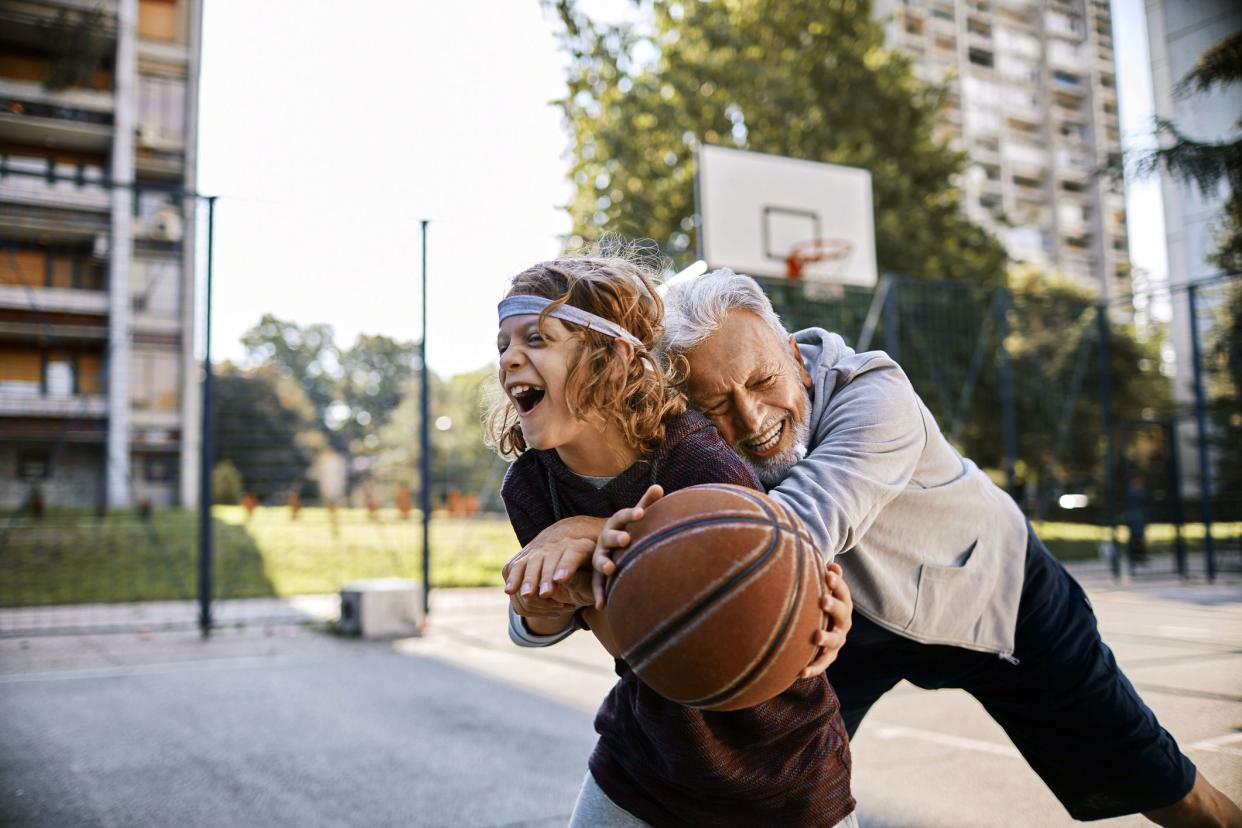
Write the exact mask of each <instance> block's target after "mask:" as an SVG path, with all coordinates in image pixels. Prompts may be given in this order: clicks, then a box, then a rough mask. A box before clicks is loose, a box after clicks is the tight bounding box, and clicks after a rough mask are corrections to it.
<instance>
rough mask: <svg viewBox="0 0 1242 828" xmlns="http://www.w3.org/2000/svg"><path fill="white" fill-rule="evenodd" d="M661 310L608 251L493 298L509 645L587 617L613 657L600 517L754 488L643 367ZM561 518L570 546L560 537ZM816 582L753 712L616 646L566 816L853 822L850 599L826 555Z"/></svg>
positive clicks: (534, 274)
mask: <svg viewBox="0 0 1242 828" xmlns="http://www.w3.org/2000/svg"><path fill="white" fill-rule="evenodd" d="M662 316H663V307H662V304H661V302H660V299H659V297H658V296H657V295H656V293H655V290H654V289H653V287H652V283H651V280H650V278H649V276H648V274H646V273H644V271H643V269H642V268H640V267H638V266H637V265H635V264H634V263H632V262H630V261H628V260H626V259H624V258H606V257H598V256H596V257H589V258H564V259H557V260H555V261H550V262H543V263H540V264H537V265H535V266H533V267H531V268H530V269H528V270H526V271H524V272H522V273H519V274H518V275H517V276H516V277H514V279H513V282H512V285H511V286H510V288H509V291H508V295H507V297H506V298H505V299H504V301H502V302H501V303H500V307H499V317H500V332H499V336H498V338H497V346H498V349H499V352H500V357H499V360H500V369H499V371H500V383H501V385H502V387H503V389H504V393H505V396H504V397H503V398H502V399H501V400H500V402H499V403H498V405H497V406H496V407H495V408H494V409H493V411H492V412H491V415H490V416H489V434H490V438H491V442H492V444H493V446H494V447H496V448H497V450H498V451H499V452H500V453H501V454H502V456H507V457H512V456H515V455H516V457H517V460H516V461H515V462H514V463H513V465H512V466H511V467H510V469H509V472H508V474H507V475H506V476H505V481H504V485H503V487H502V489H501V495H502V497H503V498H504V502H505V508H506V510H507V511H508V514H509V519H510V521H511V522H512V524H513V528H514V531H515V532H516V533H517V536H518V540H519V541H520V542H521V543H522V544H523V545H524V547H525V549H524V550H523V552H522V553H521V554H520V555H519V556H518V557H517V558H515V559H514V560H513V561H511V562H510V563H509V564H508V565H506V567H505V571H504V575H505V578H506V592H508V593H509V595H510V596H511V604H512V606H511V611H510V612H511V614H510V635H511V637H512V638H513V640H514V641H515V642H516V643H518V644H521V645H525V646H543V645H548V644H552V643H556V642H558V641H560V640H562V639H564V638H565V637H566V636H568V635H569V634H570V633H572V632H573V631H574V630H575V629H578V628H581V627H583V626H587V627H589V628H590V629H591V630H592V631H593V632H594V634H595V635H596V637H597V638H599V640H600V642H601V643H602V644H603V645H604V646H605V647H606V648H607V649H608V650H609V652H611V653H612V654H613V655H614V656H616V655H617V654H618V653H617V648H616V646H615V643H614V642H613V640H612V637H611V635H610V633H609V630H608V626H607V623H606V621H605V618H604V616H603V615H602V613H598V612H596V611H595V610H594V608H593V607H592V604H593V600H594V599H593V595H592V591H591V583H590V581H591V578H590V568H589V566H588V565H587V564H588V561H589V560H590V558H591V555H592V553H593V552H594V551H595V547H596V544H597V540H598V539H599V538H600V536H601V534H604V535H607V534H608V533H609V532H612V530H610V529H607V528H605V521H604V519H605V518H608V519H609V520H610V522H612V523H614V524H616V523H623V522H625V521H628V520H633V519H637V518H638V517H639V516H641V514H642V511H643V508H644V507H645V505H646V504H647V503H648V502H650V501H651V500H652V499H654V498H656V497H658V496H659V495H660V494H661V493H662V492H664V491H669V492H671V491H674V490H676V489H680V488H683V487H686V486H690V485H694V484H698V483H732V484H736V485H741V486H748V487H750V488H754V489H758V488H759V482H758V481H757V480H756V479H755V475H754V473H753V472H752V471H751V469H750V467H749V466H748V465H747V464H746V463H745V462H743V461H742V460H741V459H740V458H739V457H738V456H737V455H736V454H735V453H734V452H733V451H732V450H731V449H729V447H728V446H727V445H725V443H724V442H723V441H722V440H721V439H720V435H719V434H718V433H717V432H716V429H714V428H712V425H711V423H709V422H708V421H707V419H705V418H704V417H703V416H702V415H701V414H698V413H696V412H691V411H687V410H686V402H685V398H684V397H683V396H682V394H681V393H680V392H679V391H677V390H675V389H674V388H673V387H672V385H671V384H670V383H669V382H668V381H667V380H666V378H665V375H664V372H663V371H662V370H661V369H660V368H659V366H658V365H657V364H656V363H655V361H654V357H653V356H652V353H651V351H652V349H653V347H654V346H655V344H656V341H657V339H658V337H659V336H660V331H661V328H660V325H661V319H662ZM636 503H637V504H638V505H637V506H634V504H636ZM575 516H578V517H575ZM558 521H559V523H558ZM569 530H573V532H576V533H578V535H579V536H578V537H577V540H576V541H575V540H570V541H568V542H566V538H568V537H569V536H570V534H573V533H571V532H570V531H569ZM541 533H542V534H541ZM613 535H614V536H615V532H613ZM613 540H616V538H615V537H613ZM825 580H826V581H827V584H828V588H829V591H830V592H831V593H832V598H829V597H827V596H826V597H825V598H823V599H822V602H821V608H822V609H823V610H824V611H825V612H826V613H827V614H828V615H829V619H830V622H831V623H830V632H823V631H820V632H817V633H816V640H815V641H814V642H813V643H815V644H816V645H817V646H820V647H822V648H823V651H822V654H821V655H819V656H818V657H817V658H816V659H815V661H813V662H812V663H811V664H810V665H808V667H807V669H806V670H804V671H803V677H802V678H800V679H799V680H798V681H796V682H795V683H794V684H793V685H792V686H791V687H790V688H789V689H788V690H786V691H785V692H784V693H782V694H780V695H779V696H777V697H776V698H774V699H772V700H770V701H767V702H764V703H763V704H760V705H758V706H756V707H753V708H749V709H746V710H739V711H731V712H714V711H703V710H698V709H695V708H690V707H684V706H682V705H679V704H677V703H675V702H672V701H669V700H667V699H665V698H663V697H661V696H659V695H658V694H657V693H655V691H653V690H651V689H650V688H648V687H647V686H645V685H644V684H643V683H642V682H641V681H639V679H638V678H637V677H636V676H635V675H634V673H633V672H632V671H631V670H630V668H629V666H628V665H627V664H626V663H625V662H624V661H622V660H621V659H620V658H618V659H617V661H616V670H617V675H618V676H619V677H620V680H619V681H618V682H617V683H616V684H615V685H614V686H613V688H612V691H611V692H610V693H609V694H608V697H607V698H606V699H605V700H604V703H603V705H602V706H601V707H600V709H599V713H598V714H597V716H596V719H595V729H596V731H597V732H598V733H599V737H600V738H599V741H598V743H597V744H596V746H595V750H594V752H593V753H592V754H591V758H590V763H589V768H590V770H589V773H588V774H587V775H586V777H585V779H584V780H583V784H582V789H581V792H580V793H579V797H578V801H577V803H576V805H575V806H574V811H573V816H572V817H571V819H570V825H571V826H576V828H587V826H589V827H590V828H598V827H599V826H639V825H647V824H652V825H756V826H757V825H781V826H785V825H788V826H831V825H838V826H856V825H857V822H856V820H855V818H854V816H853V811H854V799H853V798H852V796H851V795H850V758H849V747H848V743H847V739H846V736H845V726H844V724H843V723H842V721H841V716H840V711H839V707H838V703H837V699H836V696H835V695H834V693H833V691H832V687H831V686H830V685H829V683H828V678H827V676H826V675H825V674H824V669H825V668H826V667H827V665H828V663H829V662H830V661H831V660H832V658H833V657H834V656H835V654H836V652H837V650H839V648H840V646H841V643H842V641H843V640H844V635H845V631H846V629H847V628H848V627H849V616H850V609H851V604H850V601H849V594H848V590H846V588H845V586H844V584H843V582H842V581H841V578H840V576H839V568H838V567H835V566H829V567H826V569H825Z"/></svg>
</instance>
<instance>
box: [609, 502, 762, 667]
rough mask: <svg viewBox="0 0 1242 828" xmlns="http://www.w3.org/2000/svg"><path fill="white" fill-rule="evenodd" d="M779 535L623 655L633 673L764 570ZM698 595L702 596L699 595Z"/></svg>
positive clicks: (753, 522)
mask: <svg viewBox="0 0 1242 828" xmlns="http://www.w3.org/2000/svg"><path fill="white" fill-rule="evenodd" d="M757 522H758V521H745V523H748V524H751V525H753V524H755V523H757ZM780 538H781V535H780V533H779V532H772V533H771V539H770V540H769V541H768V546H767V548H766V549H764V550H763V552H762V553H760V554H759V555H758V556H757V557H756V558H755V559H754V560H752V561H750V562H749V563H747V564H746V565H745V566H744V567H743V568H742V569H741V570H740V571H738V572H734V573H733V574H732V575H730V576H729V577H728V578H727V579H724V582H723V583H720V584H719V585H718V586H716V587H715V588H714V589H712V590H711V592H710V593H709V594H707V595H704V596H703V597H702V598H701V599H699V600H698V601H697V602H695V603H694V604H692V605H691V606H689V607H687V608H686V610H685V611H684V612H682V613H680V614H679V615H678V616H677V617H675V618H670V619H668V620H667V621H666V622H665V623H664V624H662V625H660V626H659V627H657V628H656V629H654V630H652V631H651V632H650V633H648V634H647V636H646V637H645V638H643V639H642V640H641V641H638V642H636V643H635V644H634V646H633V647H631V648H630V649H629V650H628V651H627V652H625V653H624V654H623V655H624V658H625V660H626V662H628V663H629V665H630V668H631V669H633V670H638V669H641V667H642V666H644V665H645V664H646V663H647V662H649V661H651V660H652V659H653V658H655V657H656V656H658V655H659V654H660V653H662V652H663V651H664V650H665V649H667V648H668V646H670V640H680V637H679V634H680V633H683V632H684V630H685V628H686V627H688V626H689V625H691V624H692V623H694V620H695V618H696V616H698V615H700V614H701V613H703V612H704V611H705V610H706V609H708V608H710V606H711V604H712V603H713V602H714V601H715V600H716V599H717V598H719V597H720V596H721V595H722V594H727V593H728V592H729V591H730V590H732V589H734V588H736V587H738V586H739V585H741V584H743V583H745V582H746V581H748V580H750V579H751V576H758V575H761V574H763V572H765V571H766V566H765V564H770V563H771V561H772V555H773V552H774V551H775V550H776V547H777V545H778V544H779V542H780ZM700 594H702V593H700Z"/></svg>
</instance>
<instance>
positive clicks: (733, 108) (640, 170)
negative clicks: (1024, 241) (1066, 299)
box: [545, 0, 1008, 285]
mask: <svg viewBox="0 0 1242 828" xmlns="http://www.w3.org/2000/svg"><path fill="white" fill-rule="evenodd" d="M545 1H546V2H548V3H549V5H552V6H554V7H555V9H556V11H557V13H558V15H559V17H560V20H561V22H562V24H563V28H564V30H563V32H562V34H561V43H562V47H563V48H564V50H565V51H566V52H567V53H568V54H569V55H570V57H571V61H570V64H569V70H568V86H569V89H568V94H567V95H566V97H565V98H564V99H563V100H561V101H559V105H560V106H561V108H562V109H563V111H564V114H565V120H566V122H567V124H568V127H569V129H570V132H571V135H572V154H573V165H572V168H571V172H570V175H571V177H572V180H573V183H574V186H575V192H574V197H573V200H572V202H571V203H570V205H569V208H568V209H569V213H570V215H571V216H572V218H573V232H574V234H575V235H576V236H578V237H580V238H581V239H583V240H594V239H596V238H598V237H599V236H600V235H601V234H602V233H603V232H604V231H605V230H607V231H609V232H615V233H619V234H621V235H623V236H628V237H635V238H651V239H654V240H655V241H656V242H657V243H658V244H659V245H660V246H661V247H662V248H663V252H664V253H665V254H666V255H669V256H672V257H674V258H677V257H678V256H679V255H682V256H683V257H684V253H685V251H686V250H688V249H690V248H691V247H692V245H693V241H694V233H695V228H694V183H693V181H694V161H693V151H694V147H695V146H696V145H698V144H700V143H706V144H729V145H733V146H736V147H740V148H743V149H749V150H755V151H758V152H765V153H772V154H776V155H786V156H792V157H795V158H803V159H809V160H814V161H827V162H832V163H837V164H846V165H851V166H857V167H864V168H866V169H868V170H870V171H871V175H872V187H873V194H874V199H875V219H876V225H875V226H876V247H877V255H878V261H879V265H880V267H881V268H883V269H885V270H889V271H894V272H900V273H907V274H913V275H917V276H922V277H926V278H931V279H943V278H956V279H962V280H966V281H971V282H975V283H980V284H989V285H995V284H1000V283H1003V281H1004V278H1005V268H1006V264H1007V261H1008V260H1007V256H1006V254H1005V251H1004V248H1003V247H1002V246H1001V244H1000V243H999V242H998V241H997V240H996V239H995V238H993V237H992V236H991V235H990V234H988V233H987V232H986V231H985V230H983V229H982V228H980V227H979V226H977V225H975V224H973V223H972V222H971V221H970V220H969V219H968V218H967V217H966V216H965V214H964V213H963V212H962V209H961V194H960V192H959V191H958V189H957V187H956V186H955V184H954V183H953V182H954V180H955V179H956V177H957V176H959V175H960V174H961V173H962V171H963V170H964V169H965V165H966V155H965V154H964V153H961V152H957V151H954V150H953V149H951V148H950V147H949V146H948V145H947V144H946V143H944V142H943V141H941V140H938V139H937V138H936V137H935V136H934V134H933V130H934V126H935V119H936V113H937V110H938V109H939V107H940V106H941V104H942V103H943V101H944V99H945V95H946V91H945V90H943V89H938V88H934V87H930V86H928V85H926V84H923V83H921V82H920V81H918V80H917V79H916V78H915V76H914V74H913V71H912V69H911V64H910V61H909V59H908V58H906V57H904V56H903V55H901V54H898V53H895V52H890V51H888V50H886V49H885V48H884V46H883V41H884V36H883V32H882V30H881V28H880V25H879V24H878V23H877V22H875V21H874V20H873V19H872V17H871V9H870V5H871V4H870V2H869V0H835V2H825V0H730V1H729V2H716V3H700V2H687V3H680V2H673V0H653V2H652V3H651V18H650V25H651V30H650V31H645V30H642V29H640V28H639V27H637V26H604V25H599V24H596V23H594V22H592V21H591V20H590V19H589V18H588V17H587V16H586V15H584V14H582V13H581V12H579V11H578V10H577V9H576V7H575V6H574V4H573V2H572V0H555V1H554V0H545Z"/></svg>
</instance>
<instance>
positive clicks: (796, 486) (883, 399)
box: [768, 365, 927, 561]
mask: <svg viewBox="0 0 1242 828" xmlns="http://www.w3.org/2000/svg"><path fill="white" fill-rule="evenodd" d="M811 442H812V445H813V446H814V447H813V448H812V449H811V450H810V452H809V453H808V454H807V456H806V458H805V459H803V460H802V461H800V462H799V463H798V464H797V465H795V466H794V467H793V469H791V470H790V472H789V475H788V476H787V477H786V478H785V479H784V480H782V481H781V482H780V483H779V484H778V485H777V486H776V487H775V488H773V489H772V490H771V491H769V492H768V494H770V495H771V496H773V497H775V498H776V499H777V500H780V501H781V502H782V503H784V504H785V505H786V506H788V507H789V508H790V509H792V510H793V511H794V513H795V514H797V515H798V517H800V518H802V520H803V522H804V523H805V524H806V526H807V529H808V530H809V531H810V533H811V536H812V538H814V540H815V543H816V546H817V547H818V548H819V550H820V552H821V553H822V554H823V555H824V558H825V560H827V561H832V560H833V559H834V558H835V557H836V556H837V555H838V554H840V553H842V552H845V551H846V550H848V549H852V548H853V547H854V546H855V545H856V544H857V543H858V541H859V539H860V538H862V536H863V535H865V534H866V532H867V530H868V529H869V528H871V524H872V523H874V522H875V519H876V517H877V516H879V514H880V511H881V510H882V509H883V508H884V506H885V505H887V504H888V503H889V502H890V501H891V500H892V499H893V498H895V497H897V495H899V494H900V493H901V492H902V490H904V489H905V488H906V486H907V485H908V484H909V483H910V479H911V477H912V476H913V474H914V469H915V467H916V466H917V465H918V461H919V457H920V455H921V454H922V452H923V448H924V447H925V446H926V444H927V431H926V425H925V424H924V422H923V414H922V411H921V407H920V406H919V402H918V398H917V397H916V396H915V393H914V388H913V387H912V386H911V385H910V381H909V380H908V379H906V376H905V374H904V373H903V372H902V371H901V369H900V368H898V367H897V366H896V365H891V366H888V367H883V368H875V369H872V370H869V371H863V372H862V373H859V374H857V375H856V376H855V377H854V378H853V380H852V381H851V382H849V383H848V384H846V385H844V386H841V387H839V388H837V389H836V390H835V392H834V394H833V396H832V399H831V400H830V401H829V403H828V406H827V408H826V409H825V410H824V411H823V413H822V414H821V416H820V419H819V422H813V423H811Z"/></svg>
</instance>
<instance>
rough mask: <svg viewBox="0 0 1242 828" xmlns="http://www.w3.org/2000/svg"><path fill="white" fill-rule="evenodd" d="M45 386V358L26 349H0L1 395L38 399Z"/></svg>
mask: <svg viewBox="0 0 1242 828" xmlns="http://www.w3.org/2000/svg"><path fill="white" fill-rule="evenodd" d="M42 386H43V356H42V354H40V353H39V351H37V350H31V349H26V348H13V349H9V348H4V349H0V395H6V396H14V397H37V396H38V395H39V391H40V390H41V389H42Z"/></svg>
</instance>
